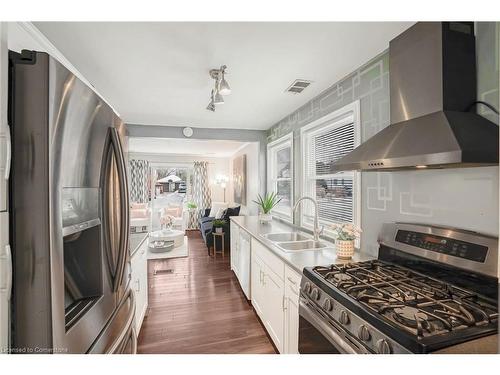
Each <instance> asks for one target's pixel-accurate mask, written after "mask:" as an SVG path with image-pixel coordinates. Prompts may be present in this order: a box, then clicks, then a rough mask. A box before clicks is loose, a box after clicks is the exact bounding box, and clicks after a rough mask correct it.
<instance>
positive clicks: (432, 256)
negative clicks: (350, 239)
mask: <svg viewBox="0 0 500 375" xmlns="http://www.w3.org/2000/svg"><path fill="white" fill-rule="evenodd" d="M379 243H380V247H379V254H378V259H374V260H371V261H365V262H356V263H346V264H332V265H328V266H317V267H310V268H305V269H304V272H303V277H302V281H301V292H300V306H299V313H300V321H299V352H300V353H380V354H390V353H431V352H462V353H463V352H494V353H495V352H497V350H498V347H497V343H498V336H497V331H498V278H497V268H498V263H497V262H498V239H497V238H493V237H489V236H485V235H480V234H478V233H474V232H468V231H462V230H457V229H451V228H441V227H433V226H427V225H419V224H405V223H390V224H384V225H383V228H382V231H381V234H380V237H379ZM472 343H473V344H472Z"/></svg>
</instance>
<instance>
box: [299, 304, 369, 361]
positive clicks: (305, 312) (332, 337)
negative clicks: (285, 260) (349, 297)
mask: <svg viewBox="0 0 500 375" xmlns="http://www.w3.org/2000/svg"><path fill="white" fill-rule="evenodd" d="M299 315H300V316H301V317H303V318H304V319H306V320H307V321H308V322H309V323H310V324H312V325H313V326H314V328H316V329H317V330H318V331H319V332H321V334H322V335H323V336H324V337H325V338H326V339H327V340H328V341H330V343H331V344H332V345H333V346H335V347H336V348H337V349H338V350H339V351H340V352H341V353H343V354H359V353H368V351H367V350H366V348H364V347H363V346H362V345H360V346H357V345H355V344H354V343H353V342H352V340H350V339H348V338H346V336H345V335H347V333H346V334H345V335H341V334H339V333H338V332H336V331H335V329H334V328H333V327H332V326H331V325H330V324H329V323H328V321H327V319H326V318H323V317H322V316H320V315H319V313H318V312H316V311H314V309H313V308H312V307H310V306H308V305H307V303H306V302H305V301H304V299H303V298H300V301H299ZM342 336H344V337H342Z"/></svg>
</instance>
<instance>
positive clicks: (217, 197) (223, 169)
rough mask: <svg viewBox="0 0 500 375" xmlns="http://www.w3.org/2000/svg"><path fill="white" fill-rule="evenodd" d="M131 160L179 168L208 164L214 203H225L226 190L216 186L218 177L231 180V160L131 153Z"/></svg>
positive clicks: (228, 192)
mask: <svg viewBox="0 0 500 375" xmlns="http://www.w3.org/2000/svg"><path fill="white" fill-rule="evenodd" d="M129 158H130V159H142V160H148V161H150V162H152V163H169V164H178V165H179V166H185V165H187V166H191V167H192V166H193V163H194V162H195V161H207V162H208V179H209V183H210V190H211V192H212V201H214V202H223V201H224V190H223V189H222V188H221V187H220V186H218V185H216V184H215V178H216V177H217V176H218V175H225V176H227V177H229V178H231V172H230V170H231V169H230V162H231V161H230V158H218V157H197V156H188V155H172V154H143V153H133V152H132V153H129ZM232 196H233V194H232V190H231V186H228V187H227V189H226V201H227V202H229V201H230V200H232Z"/></svg>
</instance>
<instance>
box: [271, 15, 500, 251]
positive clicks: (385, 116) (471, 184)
mask: <svg viewBox="0 0 500 375" xmlns="http://www.w3.org/2000/svg"><path fill="white" fill-rule="evenodd" d="M476 41H477V56H478V66H477V71H478V99H479V100H485V101H488V102H490V103H491V104H493V105H494V106H496V107H498V106H499V94H498V93H499V86H498V77H499V67H498V65H499V64H498V61H499V51H498V49H499V47H498V46H499V41H500V27H499V23H494V22H482V23H477V25H476ZM355 100H359V101H360V106H361V126H362V129H361V140H362V141H365V140H367V139H368V138H370V137H372V136H373V135H374V134H376V133H377V132H379V131H380V130H381V129H383V128H385V127H386V126H388V125H389V124H390V103H389V55H388V53H387V52H385V53H383V54H382V55H380V56H377V57H375V58H374V59H373V60H372V61H370V62H369V63H368V64H366V65H364V66H363V67H361V68H359V69H358V70H356V71H355V72H353V73H352V74H350V75H349V76H347V77H346V78H344V79H343V80H341V81H340V82H337V83H335V84H334V85H333V86H331V87H330V88H329V89H328V90H326V91H324V92H323V93H322V94H320V95H319V96H317V97H315V98H314V99H312V100H311V101H309V102H308V103H306V104H305V105H304V106H302V107H301V108H299V109H298V110H297V111H295V112H293V113H291V114H290V115H288V116H287V117H285V118H284V119H283V120H281V121H279V122H278V123H277V124H275V125H274V126H272V127H271V129H269V131H268V141H269V142H271V141H273V140H275V139H277V138H279V137H281V136H283V135H285V134H288V133H289V132H291V131H293V132H294V140H295V149H296V150H297V152H295V157H296V158H297V157H299V158H300V153H299V151H298V149H299V147H298V146H299V144H300V133H299V132H300V130H299V129H300V128H301V127H302V126H304V125H306V124H308V123H310V122H311V121H314V120H316V119H318V118H321V117H323V116H325V115H326V114H328V113H330V112H332V111H335V110H337V109H339V108H342V107H343V106H345V105H347V104H349V103H352V102H353V101H355ZM479 113H480V114H482V115H484V116H485V117H487V118H488V119H489V120H491V121H495V122H496V123H497V124H498V116H496V115H494V114H493V113H492V112H491V111H489V110H487V109H485V108H480V109H479ZM301 165H302V163H300V162H299V163H295V166H296V170H295V176H297V177H298V178H296V179H295V180H296V181H295V191H296V198H297V197H298V196H300V185H301V184H300V181H299V178H300V176H301V175H302V173H301V172H302V171H301V170H300V169H299V168H301ZM498 178H499V174H498V167H487V168H465V169H445V170H428V171H401V172H382V173H380V172H363V173H362V178H361V181H362V182H361V184H362V196H361V204H362V210H361V217H362V221H361V225H362V227H363V235H362V239H361V241H362V247H363V249H364V250H365V251H366V252H369V253H371V254H372V255H376V254H377V249H378V244H377V236H378V233H379V231H380V228H381V225H382V223H384V222H390V221H405V222H419V223H429V224H436V225H443V226H452V227H458V228H463V229H469V230H476V231H480V232H484V233H488V234H493V235H497V236H498V224H499V223H498V203H499V202H498V188H499V184H498Z"/></svg>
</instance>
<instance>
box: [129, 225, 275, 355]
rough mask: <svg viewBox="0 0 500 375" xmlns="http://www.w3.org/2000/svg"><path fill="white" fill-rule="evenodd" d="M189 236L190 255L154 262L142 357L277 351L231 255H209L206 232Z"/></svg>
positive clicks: (150, 270) (141, 338)
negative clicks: (244, 289) (236, 273)
mask: <svg viewBox="0 0 500 375" xmlns="http://www.w3.org/2000/svg"><path fill="white" fill-rule="evenodd" d="M187 233H188V238H189V240H188V246H189V257H187V258H177V259H165V260H161V259H159V260H149V261H148V281H149V307H148V313H147V316H146V317H145V319H144V322H143V325H142V328H141V332H140V335H139V338H138V353H177V354H184V353H197V354H202V353H275V350H274V347H273V346H272V344H271V342H270V340H269V338H268V337H267V335H266V332H265V330H264V328H263V327H262V326H261V324H260V323H259V321H258V318H257V316H256V314H255V312H254V311H253V309H252V307H251V305H250V304H249V303H248V302H247V301H246V299H245V297H244V295H243V292H242V291H241V289H240V287H239V285H238V281H237V279H236V277H235V276H234V273H233V272H232V271H231V270H230V265H229V264H230V263H229V254H226V257H225V258H224V259H222V257H221V256H220V255H218V256H217V259H214V258H212V257H209V256H208V254H207V248H206V246H205V244H204V242H203V239H202V238H201V235H200V233H199V232H198V231H196V232H195V231H190V232H187ZM226 251H227V250H226ZM155 270H156V274H155ZM167 270H172V272H171V273H170V272H169V271H167Z"/></svg>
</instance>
